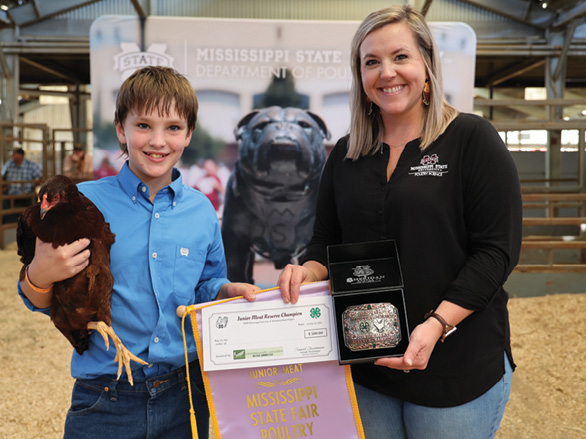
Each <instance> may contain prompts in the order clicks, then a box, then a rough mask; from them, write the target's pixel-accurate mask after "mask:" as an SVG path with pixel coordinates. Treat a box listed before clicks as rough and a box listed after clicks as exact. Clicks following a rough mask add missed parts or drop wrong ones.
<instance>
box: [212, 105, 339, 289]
mask: <svg viewBox="0 0 586 439" xmlns="http://www.w3.org/2000/svg"><path fill="white" fill-rule="evenodd" d="M234 134H235V136H236V139H237V140H238V141H239V142H240V146H239V154H238V155H239V157H238V160H237V162H236V164H235V168H234V170H233V172H232V174H231V176H230V179H229V180H228V184H227V188H226V195H225V202H224V203H225V204H224V214H223V218H222V238H223V241H224V247H225V251H226V261H227V264H228V278H229V279H230V280H231V281H233V282H249V283H253V274H252V272H253V265H254V259H255V254H258V255H261V256H262V257H264V258H266V259H269V260H271V261H272V262H273V263H274V266H275V268H277V269H280V268H283V267H284V266H285V265H287V264H288V263H296V262H297V261H298V260H299V258H300V257H301V256H302V255H303V254H304V252H305V250H306V247H307V245H308V243H309V241H310V239H311V235H312V233H313V222H314V216H315V206H316V200H317V191H318V186H319V180H320V177H321V172H322V169H323V166H324V163H325V159H326V151H325V147H324V143H323V142H324V139H329V138H330V133H329V131H328V129H327V127H326V125H325V123H324V121H323V120H322V119H321V118H320V117H319V116H317V115H315V114H313V113H311V112H309V111H306V110H301V109H299V108H293V107H287V108H281V107H278V106H273V107H268V108H264V109H261V110H256V111H253V112H251V113H249V114H247V115H246V116H244V117H243V118H242V120H240V122H239V123H238V126H237V127H236V128H235V130H234Z"/></svg>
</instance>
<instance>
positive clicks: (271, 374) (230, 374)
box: [191, 281, 364, 439]
mask: <svg viewBox="0 0 586 439" xmlns="http://www.w3.org/2000/svg"><path fill="white" fill-rule="evenodd" d="M329 294H330V292H329V287H328V282H327V281H326V282H316V283H312V284H307V285H304V286H302V289H301V298H300V302H302V301H303V298H304V297H317V296H323V295H329ZM280 295H281V293H280V290H279V289H271V290H266V291H263V292H260V293H259V294H258V296H257V301H265V300H274V299H277V298H279V297H280ZM243 300H244V299H235V300H233V302H234V303H238V301H243ZM216 303H226V301H224V302H211V303H207V304H204V305H202V306H200V307H198V308H197V309H195V311H194V312H195V314H196V316H197V324H198V327H197V328H194V332H196V334H195V336H196V337H197V338H196V344H197V348H198V354H199V355H200V356H201V355H203V352H202V349H201V345H202V344H201V339H199V337H200V334H201V308H202V307H206V306H214V304H216ZM284 306H285V307H288V306H291V307H294V306H295V305H284ZM191 315H192V316H193V312H192V314H191ZM198 339H199V340H198ZM204 382H205V384H206V394H207V398H208V405H209V406H210V412H211V417H212V427H213V430H214V434H215V439H241V438H247V439H296V438H326V437H332V438H334V437H335V438H337V439H364V433H363V430H362V424H361V423H360V416H359V414H358V407H357V404H356V397H355V395H354V386H353V384H352V378H351V375H350V367H349V366H340V365H338V362H337V361H327V362H319V363H305V364H291V365H286V366H283V365H280V366H268V367H262V368H248V369H234V370H222V371H211V372H204ZM195 410H197V407H195Z"/></svg>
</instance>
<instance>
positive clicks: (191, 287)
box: [173, 245, 207, 304]
mask: <svg viewBox="0 0 586 439" xmlns="http://www.w3.org/2000/svg"><path fill="white" fill-rule="evenodd" d="M206 254H207V253H206V251H205V249H200V248H188V247H183V246H180V245H178V246H176V248H175V263H174V268H173V292H174V293H175V294H177V295H178V296H181V297H183V298H186V299H188V300H189V304H192V303H193V302H194V301H195V287H196V286H197V284H198V282H199V279H200V277H201V273H202V271H203V267H204V265H205V260H206Z"/></svg>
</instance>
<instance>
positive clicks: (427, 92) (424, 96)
mask: <svg viewBox="0 0 586 439" xmlns="http://www.w3.org/2000/svg"><path fill="white" fill-rule="evenodd" d="M430 95H431V89H430V87H429V79H426V80H425V85H424V86H423V93H422V94H421V97H422V99H423V104H424V105H425V106H426V107H428V106H429V102H430V101H429V98H430Z"/></svg>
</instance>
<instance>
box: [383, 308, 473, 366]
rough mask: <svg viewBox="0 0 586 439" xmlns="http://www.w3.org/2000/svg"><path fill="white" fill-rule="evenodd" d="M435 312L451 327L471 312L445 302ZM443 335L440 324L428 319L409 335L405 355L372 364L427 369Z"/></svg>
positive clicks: (435, 320) (433, 319) (430, 318)
mask: <svg viewBox="0 0 586 439" xmlns="http://www.w3.org/2000/svg"><path fill="white" fill-rule="evenodd" d="M436 312H437V313H438V314H439V315H441V316H442V317H443V318H444V319H445V320H446V322H448V323H450V324H451V325H458V324H459V323H460V322H461V321H462V320H464V319H465V318H466V317H468V316H469V315H470V314H472V311H471V310H469V309H466V308H462V307H461V306H458V305H456V304H454V303H451V302H447V301H445V300H444V301H442V302H441V303H440V305H439V306H438V308H437V309H436ZM443 333H444V328H443V326H442V324H441V323H440V322H439V321H438V320H437V319H435V318H433V317H429V318H428V319H427V320H425V321H424V322H423V323H421V324H420V325H417V326H416V327H415V329H414V330H413V332H412V333H411V337H410V339H409V346H407V350H406V351H405V355H403V356H402V357H394V358H379V359H378V360H376V361H375V362H374V364H376V365H378V366H386V367H390V368H391V369H399V370H404V371H410V370H412V369H418V370H424V369H425V368H426V367H427V363H428V362H429V358H430V357H431V353H432V352H433V349H434V348H435V345H436V343H437V341H438V340H439V339H440V338H441V336H442V335H443ZM448 340H449V339H448ZM447 343H449V341H448V342H447Z"/></svg>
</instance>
